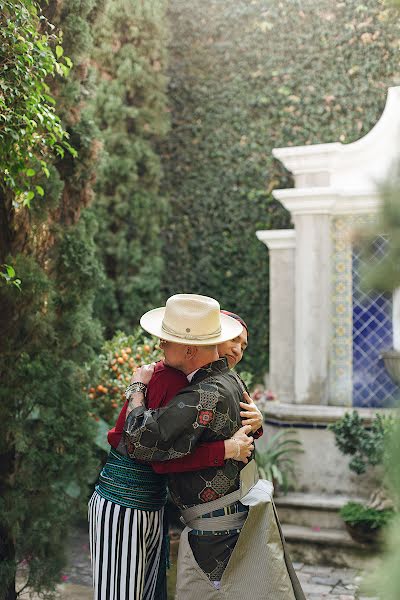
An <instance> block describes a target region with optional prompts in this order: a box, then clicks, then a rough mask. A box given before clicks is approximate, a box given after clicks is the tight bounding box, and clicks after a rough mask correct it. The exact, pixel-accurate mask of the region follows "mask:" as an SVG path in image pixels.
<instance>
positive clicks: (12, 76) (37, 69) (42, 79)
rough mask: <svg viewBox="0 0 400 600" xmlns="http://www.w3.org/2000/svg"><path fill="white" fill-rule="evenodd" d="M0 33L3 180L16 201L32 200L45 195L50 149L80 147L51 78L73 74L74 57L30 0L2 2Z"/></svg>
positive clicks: (0, 166)
mask: <svg viewBox="0 0 400 600" xmlns="http://www.w3.org/2000/svg"><path fill="white" fill-rule="evenodd" d="M0 36H1V37H0V43H1V62H0V143H1V146H2V151H1V155H0V173H1V185H2V187H3V188H4V187H5V186H6V187H7V188H11V189H12V190H13V191H14V193H15V198H14V203H17V204H19V203H21V204H22V205H28V206H29V204H30V202H31V200H32V199H33V198H34V196H35V194H38V196H40V197H43V195H44V190H43V188H42V186H40V185H38V184H36V185H34V184H33V182H34V181H35V179H36V177H35V176H36V175H37V174H38V173H43V174H45V175H46V176H49V170H48V167H47V164H46V161H47V157H48V155H49V152H51V151H56V152H57V153H59V154H60V155H62V154H63V153H64V148H65V146H66V145H67V146H68V148H69V149H70V150H71V151H72V152H74V150H73V149H72V148H71V146H70V145H69V144H68V143H67V142H66V138H68V134H67V133H66V132H65V130H64V129H63V127H62V124H61V121H60V118H59V117H58V115H57V114H56V112H55V108H54V104H55V100H54V98H53V96H52V94H51V90H50V87H49V85H48V83H47V82H46V79H47V78H48V77H51V76H54V74H55V73H60V74H61V75H65V76H66V75H68V73H69V70H70V68H71V67H72V62H71V59H70V58H69V57H67V56H66V57H63V54H64V50H63V47H62V46H61V38H60V35H59V34H57V33H56V32H55V31H54V26H53V25H51V24H50V23H49V22H48V21H47V19H46V18H45V17H44V15H43V14H42V13H41V12H40V10H39V9H38V6H37V3H35V2H32V1H30V0H19V1H18V2H10V1H8V0H7V1H6V0H4V1H1V2H0ZM62 57H63V58H62Z"/></svg>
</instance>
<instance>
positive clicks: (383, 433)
mask: <svg viewBox="0 0 400 600" xmlns="http://www.w3.org/2000/svg"><path fill="white" fill-rule="evenodd" d="M394 424H395V420H394V418H393V417H390V416H382V415H380V414H377V415H376V417H375V419H374V420H373V422H372V424H371V426H370V427H369V428H367V427H365V426H364V425H363V422H362V419H361V417H360V415H359V414H358V412H357V411H353V412H352V413H346V414H345V415H344V416H343V418H342V419H340V420H339V421H337V422H336V423H334V424H332V425H330V426H329V429H330V430H331V431H333V433H334V435H335V442H336V445H337V447H338V448H339V450H340V451H341V452H342V453H343V454H346V455H350V456H351V457H352V458H351V460H350V463H349V467H350V469H351V470H352V471H354V472H355V473H357V474H358V475H360V474H362V473H365V471H366V469H367V467H368V465H371V466H376V465H382V464H383V462H384V459H385V453H386V451H387V443H388V440H389V437H390V435H391V433H392V431H393V429H394Z"/></svg>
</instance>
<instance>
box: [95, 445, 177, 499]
mask: <svg viewBox="0 0 400 600" xmlns="http://www.w3.org/2000/svg"><path fill="white" fill-rule="evenodd" d="M96 492H97V493H98V494H100V496H102V497H103V498H105V499H106V500H110V501H111V502H115V503H116V504H120V505H121V506H126V507H128V508H137V509H139V510H160V509H161V508H162V507H163V506H164V505H165V503H166V501H167V478H166V476H165V475H158V474H157V473H155V472H154V471H153V469H152V468H151V466H150V465H147V464H145V463H141V462H137V461H136V460H135V459H132V458H129V457H127V456H123V455H122V454H119V453H118V452H116V451H115V450H111V452H110V454H109V455H108V459H107V462H106V464H105V465H104V468H103V470H102V471H101V473H100V477H99V481H98V483H97V485H96Z"/></svg>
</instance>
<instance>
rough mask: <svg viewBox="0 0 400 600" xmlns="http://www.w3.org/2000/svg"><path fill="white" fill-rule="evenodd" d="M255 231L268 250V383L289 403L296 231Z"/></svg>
mask: <svg viewBox="0 0 400 600" xmlns="http://www.w3.org/2000/svg"><path fill="white" fill-rule="evenodd" d="M256 235H257V237H258V239H259V240H260V241H261V242H263V243H264V244H265V245H266V246H267V247H268V250H269V302H270V317H269V320H270V329H269V332H270V333H269V377H270V381H269V387H270V389H271V390H272V391H273V392H274V393H275V394H276V395H277V398H278V399H279V400H280V402H284V403H293V402H294V401H295V392H294V369H295V340H294V312H295V309H294V303H295V299H294V298H295V273H294V263H295V245H296V232H295V231H294V229H281V230H275V231H257V233H256Z"/></svg>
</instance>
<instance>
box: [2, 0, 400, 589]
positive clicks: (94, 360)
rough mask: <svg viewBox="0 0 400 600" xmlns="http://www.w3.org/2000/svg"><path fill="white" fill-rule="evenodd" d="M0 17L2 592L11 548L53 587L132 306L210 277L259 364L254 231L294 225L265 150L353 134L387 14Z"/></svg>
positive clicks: (238, 3)
mask: <svg viewBox="0 0 400 600" xmlns="http://www.w3.org/2000/svg"><path fill="white" fill-rule="evenodd" d="M0 22H1V25H2V27H1V29H0V109H1V111H0V112H1V115H2V116H1V120H0V142H1V151H0V154H1V157H0V158H1V160H0V172H1V179H0V215H1V218H0V263H1V265H2V267H1V277H0V281H1V285H0V321H1V332H2V335H1V339H0V377H1V381H2V387H1V392H0V393H1V396H0V465H1V467H0V492H1V504H0V535H1V539H2V544H0V559H1V560H0V590H1V591H0V598H2V600H3V598H4V599H5V600H14V598H15V597H16V593H15V571H16V566H17V564H19V565H21V564H22V565H23V566H24V569H25V571H24V572H25V574H26V581H27V583H28V584H29V585H30V586H31V587H32V588H34V589H35V590H38V591H39V590H47V591H48V590H50V591H49V592H47V591H45V592H44V593H45V594H47V593H48V594H49V596H51V590H52V589H53V588H54V586H55V584H56V583H57V581H58V579H59V573H60V569H61V565H62V564H63V560H64V539H65V533H66V531H67V528H68V524H69V521H70V520H71V517H72V516H74V515H75V514H77V512H78V510H79V506H82V505H84V502H85V500H86V497H87V495H88V493H89V490H90V483H91V482H92V481H93V476H94V475H93V473H94V471H95V470H96V469H95V464H96V456H95V455H94V448H95V447H96V446H95V439H96V435H97V434H98V426H97V423H98V422H99V421H97V420H96V419H100V418H104V417H107V419H108V418H109V419H112V418H113V417H112V414H111V413H112V412H113V411H112V410H111V413H110V414H109V413H107V414H106V412H105V410H106V409H107V410H108V409H109V408H110V405H111V409H114V408H116V407H113V405H112V403H113V402H115V397H114V396H113V395H112V394H111V393H110V390H109V388H108V387H107V385H106V383H105V381H104V380H103V379H104V377H106V373H105V370H106V369H107V368H108V370H109V373H107V377H108V379H107V378H106V379H107V381H108V380H109V382H110V385H111V384H112V388H114V387H115V388H117V391H115V390H113V392H114V391H115V394H116V397H118V398H119V399H120V386H121V385H122V383H121V380H118V383H117V382H115V381H114V371H113V369H112V367H113V366H115V364H112V360H113V358H112V357H111V356H110V353H112V352H114V354H115V353H118V357H115V356H114V358H115V359H118V358H124V357H123V353H125V354H126V355H127V356H128V359H127V360H126V361H125V358H124V369H125V371H127V369H128V367H129V368H130V363H129V360H130V358H129V353H128V352H127V351H126V348H128V347H132V345H130V342H129V343H128V342H127V339H128V337H129V336H130V335H132V334H133V335H134V343H135V344H139V343H140V344H141V348H142V349H144V347H145V345H146V346H147V344H146V343H145V341H143V340H140V341H139V340H136V337H135V336H136V333H135V331H134V329H135V327H136V326H137V323H138V319H139V317H140V315H141V314H142V313H143V312H144V311H145V310H147V309H148V308H151V307H153V306H157V305H160V304H162V303H163V302H164V301H165V299H166V298H167V297H168V296H169V295H170V294H172V293H176V292H196V293H204V294H207V295H211V296H215V297H216V298H218V300H219V301H220V303H221V305H222V307H223V308H225V309H228V310H232V311H235V312H238V313H239V314H240V315H242V316H243V318H244V319H245V320H246V321H247V322H248V324H249V329H250V346H249V350H248V351H246V354H245V358H244V360H243V363H242V368H243V369H245V370H246V371H250V372H251V373H252V375H253V376H254V378H255V381H260V380H261V379H262V376H263V374H264V373H265V371H266V370H267V368H268V294H269V290H268V260H267V254H266V250H265V247H264V246H263V245H262V244H261V243H260V242H258V241H257V239H256V237H255V231H256V230H257V229H264V228H286V227H290V226H291V225H290V221H289V216H288V214H287V213H286V212H285V210H284V209H283V208H282V207H281V206H280V205H279V204H278V203H276V202H275V201H274V200H273V198H272V194H271V192H272V190H273V189H274V188H277V187H278V188H279V187H288V186H290V185H291V183H292V182H291V180H290V176H289V174H288V173H286V172H284V171H283V169H282V166H281V165H280V164H279V163H278V162H276V161H274V159H273V158H272V154H271V150H272V148H273V147H277V146H288V145H299V144H311V143H319V142H331V141H337V140H340V141H342V142H344V143H347V142H351V141H354V140H355V139H357V138H358V137H361V136H362V135H364V134H366V133H367V132H368V131H369V130H370V129H371V127H372V126H373V125H374V124H375V123H376V121H377V120H378V119H379V116H380V114H381V112H382V109H383V106H384V103H385V98H386V92H387V87H388V86H391V85H395V84H396V83H398V82H399V60H398V58H399V47H400V35H399V34H400V24H399V18H398V13H397V12H396V11H395V9H394V8H393V7H392V6H389V5H388V4H385V3H384V2H381V1H376V0H364V1H360V0H347V1H345V2H331V1H330V0H329V1H328V0H322V1H321V0H320V1H319V2H316V1H314V0H313V1H311V0H304V1H303V2H301V3H298V2H293V1H292V0H284V1H277V2H273V3H271V2H267V1H266V0H251V1H248V0H203V1H202V2H190V3H189V2H186V1H184V0H169V1H167V0H141V1H137V0H68V2H67V0H49V1H48V2H47V1H46V0H43V1H41V2H37V1H35V0H16V1H13V2H11V1H9V0H0ZM17 108H18V110H17ZM14 109H15V110H14ZM394 194H395V193H394ZM394 197H395V195H394ZM388 214H389V213H388ZM390 214H391V213H390ZM389 220H390V223H393V219H392V217H390V219H389ZM397 222H398V221H396V223H397ZM396 248H397V247H396ZM18 280H21V281H22V283H21V289H20V290H19V289H18V286H16V285H13V282H14V283H18ZM117 331H120V332H121V333H118V334H117ZM116 334H117V337H116V338H114V336H115V335H116ZM119 336H122V337H119ZM124 336H125V337H124ZM132 339H133V338H132ZM110 340H111V341H110ZM107 344H109V346H108V345H107ZM102 348H103V350H102ZM153 350H154V351H155V350H156V349H153V348H151V352H153ZM134 352H135V349H134V348H132V353H134ZM146 352H147V350H146ZM146 352H144V350H143V352H142V354H143V356H144V354H146ZM139 354H141V353H139ZM99 357H100V358H99ZM105 357H106V358H105ZM107 357H108V358H107ZM109 359H110V361H111V362H110V363H107V361H108V360H109ZM106 363H107V364H106ZM125 371H124V373H123V376H125V377H126V375H127V372H125ZM119 374H121V373H119ZM102 378H103V379H102ZM114 383H115V385H114ZM98 386H102V387H101V389H100V390H99V389H98ZM91 388H93V389H94V390H95V392H91V391H90V389H91ZM103 388H106V390H107V391H106V392H104V391H102V390H103ZM90 394H92V395H93V397H90ZM102 396H104V398H103V397H102ZM96 399H98V400H99V401H98V403H96ZM104 401H107V402H108V404H106V405H105V404H104ZM88 482H89V484H88Z"/></svg>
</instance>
